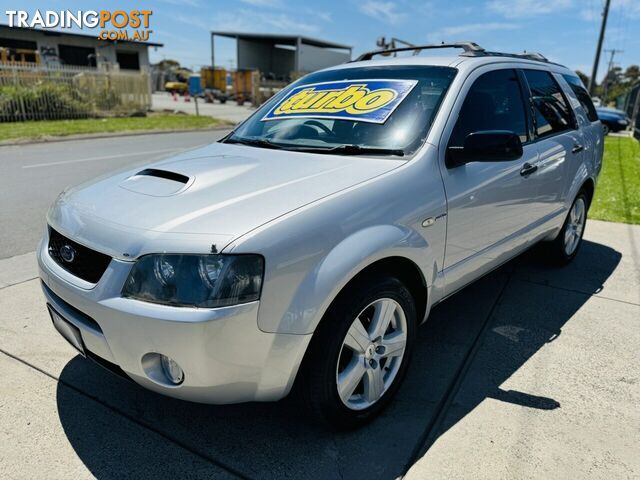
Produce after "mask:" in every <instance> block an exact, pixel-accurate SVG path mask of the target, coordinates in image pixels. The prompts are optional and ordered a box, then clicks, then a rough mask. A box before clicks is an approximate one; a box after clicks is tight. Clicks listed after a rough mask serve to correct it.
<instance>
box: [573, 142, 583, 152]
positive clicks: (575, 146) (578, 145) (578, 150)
mask: <svg viewBox="0 0 640 480" xmlns="http://www.w3.org/2000/svg"><path fill="white" fill-rule="evenodd" d="M582 150H584V147H583V146H582V145H580V144H579V143H576V144H575V145H574V146H573V148H572V149H571V153H578V152H581V151H582Z"/></svg>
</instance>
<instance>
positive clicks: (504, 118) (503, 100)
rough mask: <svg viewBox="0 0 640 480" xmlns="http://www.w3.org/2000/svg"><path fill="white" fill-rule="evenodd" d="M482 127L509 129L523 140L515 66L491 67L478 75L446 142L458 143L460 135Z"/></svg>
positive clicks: (461, 142)
mask: <svg viewBox="0 0 640 480" xmlns="http://www.w3.org/2000/svg"><path fill="white" fill-rule="evenodd" d="M482 130H509V131H512V132H515V133H516V134H517V135H519V136H520V140H521V141H522V142H526V141H527V121H526V116H525V113H524V102H523V100H522V92H521V91H520V83H519V81H518V76H517V74H516V72H515V70H495V71H493V72H487V73H485V74H484V75H482V76H480V77H479V78H478V79H477V80H476V81H475V83H474V84H473V85H472V86H471V89H470V90H469V93H467V97H466V98H465V100H464V104H463V105H462V109H461V110H460V115H459V116H458V122H457V123H456V126H455V127H454V129H453V133H452V134H451V140H450V141H449V145H450V146H455V147H461V146H463V145H464V139H465V138H466V137H467V135H469V134H470V133H473V132H479V131H482Z"/></svg>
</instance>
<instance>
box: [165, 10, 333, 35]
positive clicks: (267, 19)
mask: <svg viewBox="0 0 640 480" xmlns="http://www.w3.org/2000/svg"><path fill="white" fill-rule="evenodd" d="M176 20H177V21H179V22H181V23H184V24H187V25H190V26H191V27H195V28H199V29H202V30H220V31H225V32H251V33H279V32H286V33H302V34H305V33H317V32H319V31H320V30H321V28H320V26H319V25H316V24H313V23H308V22H305V21H304V20H301V19H299V18H297V17H292V16H291V15H289V14H286V13H269V12H255V11H250V10H246V9H239V10H235V11H231V12H221V13H218V14H217V15H214V16H213V17H212V18H211V19H210V20H207V19H203V18H201V17H195V16H192V15H177V16H176ZM256 25H260V27H259V28H256Z"/></svg>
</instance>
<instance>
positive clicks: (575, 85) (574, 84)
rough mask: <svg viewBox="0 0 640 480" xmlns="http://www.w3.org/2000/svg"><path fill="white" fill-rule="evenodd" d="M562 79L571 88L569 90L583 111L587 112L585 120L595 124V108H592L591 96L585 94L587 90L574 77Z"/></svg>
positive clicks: (596, 114) (596, 116) (577, 78)
mask: <svg viewBox="0 0 640 480" xmlns="http://www.w3.org/2000/svg"><path fill="white" fill-rule="evenodd" d="M562 78H564V79H565V80H566V81H567V83H568V84H569V86H570V87H571V90H573V93H574V94H575V95H576V97H577V98H578V101H579V102H580V105H582V108H584V111H585V112H587V118H588V119H589V121H590V122H595V121H596V120H598V113H597V112H596V107H594V106H593V102H592V101H591V96H590V95H589V92H587V89H586V88H584V86H583V85H582V81H581V80H580V78H579V77H577V76H575V75H563V76H562Z"/></svg>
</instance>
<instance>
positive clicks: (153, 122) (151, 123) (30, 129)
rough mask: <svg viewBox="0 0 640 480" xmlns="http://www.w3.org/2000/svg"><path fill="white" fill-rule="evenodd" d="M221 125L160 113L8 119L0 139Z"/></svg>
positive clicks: (1, 126) (206, 119)
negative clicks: (62, 118) (113, 116)
mask: <svg viewBox="0 0 640 480" xmlns="http://www.w3.org/2000/svg"><path fill="white" fill-rule="evenodd" d="M224 125H227V123H226V122H225V121H223V120H219V119H217V118H213V117H196V116H192V115H162V114H159V115H149V116H147V117H123V118H120V117H119V118H97V119H96V118H91V119H82V120H51V121H39V122H12V123H0V142H2V141H7V140H37V139H42V138H46V137H64V136H67V135H77V134H91V133H112V132H139V131H154V130H185V129H191V128H193V129H196V128H208V127H216V126H224Z"/></svg>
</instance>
